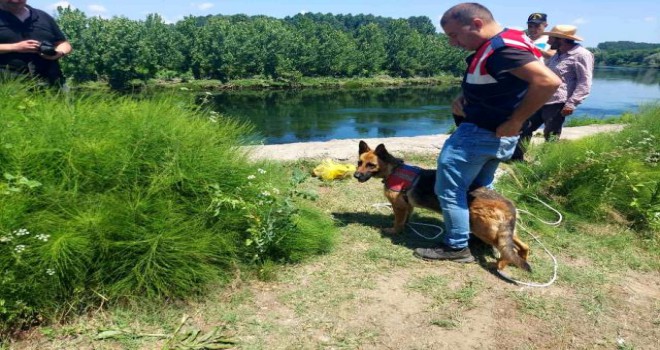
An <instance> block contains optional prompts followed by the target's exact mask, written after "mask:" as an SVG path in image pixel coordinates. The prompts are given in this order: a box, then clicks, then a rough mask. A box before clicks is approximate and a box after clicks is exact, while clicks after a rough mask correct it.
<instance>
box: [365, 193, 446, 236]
mask: <svg viewBox="0 0 660 350" xmlns="http://www.w3.org/2000/svg"><path fill="white" fill-rule="evenodd" d="M371 206H372V207H374V208H376V209H377V210H378V212H379V213H381V214H385V213H384V212H383V211H382V208H390V209H392V204H390V203H386V202H383V203H376V204H372V205H371ZM413 225H418V226H428V227H434V228H436V229H438V234H437V235H435V236H433V237H428V236H426V235H424V234H422V233H420V232H419V231H417V230H416V229H415V227H414V226H413ZM406 226H408V228H410V229H411V230H412V231H413V232H414V233H415V234H416V235H418V236H420V237H422V238H424V239H427V240H429V241H430V240H433V239H436V238H438V237H440V235H442V233H443V232H445V230H444V229H443V228H442V227H440V226H438V225H432V224H425V223H423V222H409V223H407V224H406Z"/></svg>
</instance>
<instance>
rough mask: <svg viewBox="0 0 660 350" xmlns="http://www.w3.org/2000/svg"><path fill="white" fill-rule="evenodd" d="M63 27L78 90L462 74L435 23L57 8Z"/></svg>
mask: <svg viewBox="0 0 660 350" xmlns="http://www.w3.org/2000/svg"><path fill="white" fill-rule="evenodd" d="M56 17H57V21H58V23H59V25H60V26H61V28H62V30H63V31H64V33H65V34H66V35H67V37H68V38H69V40H70V42H71V44H72V45H73V47H74V48H75V51H74V53H73V54H72V55H71V56H70V57H69V58H67V59H66V60H64V61H63V62H62V66H63V67H62V68H63V70H64V72H65V74H66V75H67V76H68V77H69V78H72V79H74V80H75V81H76V82H86V81H107V82H108V83H109V84H110V86H111V87H113V88H116V89H121V88H123V87H126V86H127V85H128V84H129V83H130V82H131V81H132V80H135V79H140V80H148V79H152V78H156V79H175V78H179V79H218V80H221V81H223V82H226V81H230V80H234V79H243V78H253V77H262V78H268V79H278V80H285V81H286V80H289V81H296V80H299V79H301V78H302V77H338V78H343V77H369V76H377V75H390V76H397V77H413V76H436V75H443V74H460V73H462V71H463V70H464V69H465V61H464V59H465V57H466V53H465V52H464V51H462V50H459V49H457V48H454V47H451V46H450V45H449V43H448V40H447V37H446V36H445V35H444V34H439V33H436V31H435V27H434V25H433V23H432V22H431V20H430V19H429V18H428V17H410V18H407V19H392V18H387V17H380V16H373V15H361V14H360V15H350V14H349V15H332V14H320V13H307V14H298V15H295V16H291V17H286V18H284V19H276V18H273V17H268V16H246V15H232V16H225V15H213V16H205V17H194V16H189V17H186V18H184V19H183V20H180V21H178V22H176V23H173V24H170V23H166V22H165V21H164V20H163V18H162V17H161V16H159V15H157V14H150V15H148V16H147V17H146V19H144V20H131V19H128V18H125V17H113V18H111V19H104V18H100V17H88V16H86V15H85V13H84V12H82V11H80V10H78V9H71V8H59V9H58V14H57V16H56Z"/></svg>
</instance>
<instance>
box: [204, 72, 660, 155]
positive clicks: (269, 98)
mask: <svg viewBox="0 0 660 350" xmlns="http://www.w3.org/2000/svg"><path fill="white" fill-rule="evenodd" d="M458 92H459V88H458V87H457V86H453V87H442V86H425V87H400V88H371V89H335V90H327V89H324V90H316V89H303V90H287V91H230V92H222V93H219V94H217V95H214V96H213V99H212V102H213V104H214V109H215V110H216V111H218V112H220V113H222V114H225V115H228V116H232V117H236V118H240V119H244V120H249V121H250V122H251V123H252V124H254V126H255V130H256V131H257V132H258V133H259V137H260V138H262V139H263V142H264V143H265V144H282V143H292V142H305V141H327V140H332V139H349V138H374V137H395V136H396V137H402V136H419V135H431V134H438V133H444V132H446V131H447V130H449V128H450V127H451V126H452V125H453V123H454V121H453V118H452V117H451V110H450V104H451V101H452V99H453V98H454V97H455V96H456V95H457V94H458ZM659 101H660V70H659V69H632V68H607V67H606V68H597V69H596V70H595V72H594V81H593V87H592V91H591V95H590V96H589V97H588V98H587V100H586V101H585V102H584V103H583V104H582V105H580V106H579V107H578V108H577V109H576V111H575V114H574V115H573V116H572V117H571V118H587V117H589V118H607V117H612V116H618V115H621V114H622V113H626V112H633V113H634V112H636V111H637V110H638V109H639V107H640V106H641V105H644V104H648V103H658V102H659Z"/></svg>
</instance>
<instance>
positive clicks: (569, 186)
mask: <svg viewBox="0 0 660 350" xmlns="http://www.w3.org/2000/svg"><path fill="white" fill-rule="evenodd" d="M629 119H630V120H631V123H630V124H629V125H627V126H626V127H625V128H624V129H623V130H622V131H621V132H616V133H607V134H598V135H594V136H592V137H588V138H584V139H581V140H578V141H573V142H570V143H565V142H558V143H546V144H543V145H542V146H541V147H540V148H538V149H536V151H535V155H536V159H535V160H534V162H533V164H531V165H530V166H520V167H517V169H516V170H517V172H516V174H517V177H516V179H517V180H518V182H517V183H516V185H515V186H516V187H517V188H516V190H517V191H518V190H520V189H522V190H523V191H524V192H525V193H527V194H530V193H531V194H539V195H542V196H543V197H545V198H551V199H553V200H554V201H555V203H558V204H560V205H562V206H563V207H564V209H565V210H567V211H569V212H571V213H574V214H576V215H578V216H580V217H583V218H592V219H599V220H614V221H617V222H619V223H626V224H627V225H629V226H630V227H631V228H633V229H636V230H637V231H638V232H639V233H640V235H642V236H645V237H647V236H654V235H655V237H657V234H658V232H660V106H658V105H651V106H647V107H646V108H645V109H643V110H642V111H641V112H640V113H639V114H638V115H636V116H635V118H629ZM513 185H514V183H513V182H509V183H506V182H505V183H504V184H502V186H503V187H508V186H513ZM521 200H524V199H523V198H521Z"/></svg>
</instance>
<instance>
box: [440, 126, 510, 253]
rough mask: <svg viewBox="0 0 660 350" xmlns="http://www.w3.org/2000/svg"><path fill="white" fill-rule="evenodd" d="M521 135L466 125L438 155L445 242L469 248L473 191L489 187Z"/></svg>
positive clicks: (447, 142) (460, 127)
mask: <svg viewBox="0 0 660 350" xmlns="http://www.w3.org/2000/svg"><path fill="white" fill-rule="evenodd" d="M517 143H518V136H512V137H496V136H495V132H493V131H490V130H486V129H482V128H480V127H478V126H476V125H475V124H472V123H462V124H461V125H460V126H459V127H458V129H456V131H455V132H454V133H453V134H452V135H451V136H450V137H449V139H448V140H447V141H446V142H445V144H444V146H443V147H442V151H441V152H440V155H439V156H438V170H437V176H436V182H435V194H436V195H437V196H438V199H439V200H440V208H442V216H443V218H444V222H445V231H446V232H445V235H444V237H443V241H444V243H445V244H446V245H447V246H449V247H451V248H464V247H467V244H468V239H469V237H470V212H469V210H468V196H467V193H468V191H469V190H470V188H476V187H480V186H489V187H490V185H491V184H492V182H493V179H494V177H495V170H497V166H498V165H499V164H500V162H501V161H503V160H507V159H509V158H511V156H512V155H513V151H514V150H515V148H516V144H517Z"/></svg>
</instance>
